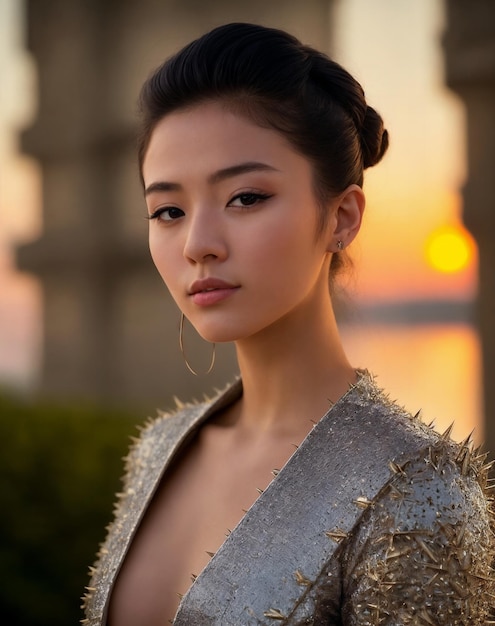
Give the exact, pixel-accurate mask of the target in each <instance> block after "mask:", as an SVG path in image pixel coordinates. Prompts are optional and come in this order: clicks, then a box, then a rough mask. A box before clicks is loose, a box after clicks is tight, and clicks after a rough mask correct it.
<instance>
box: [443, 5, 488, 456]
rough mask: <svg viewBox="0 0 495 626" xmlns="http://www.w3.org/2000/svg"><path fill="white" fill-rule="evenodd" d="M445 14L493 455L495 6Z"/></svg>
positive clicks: (455, 9)
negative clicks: (462, 123)
mask: <svg viewBox="0 0 495 626" xmlns="http://www.w3.org/2000/svg"><path fill="white" fill-rule="evenodd" d="M446 9H447V21H448V26H447V32H446V35H445V40H444V43H445V57H446V69H447V83H448V85H449V86H450V87H451V88H452V89H453V90H454V91H456V92H457V93H458V94H459V95H460V96H461V98H462V100H463V101H464V104H465V107H466V126H467V129H466V130H467V161H468V179H467V182H466V185H465V187H464V190H463V195H464V222H465V224H466V226H467V228H468V229H469V230H470V231H471V232H472V234H473V235H474V237H475V238H476V241H477V243H478V248H479V295H478V322H479V330H480V337H481V343H482V355H483V356H482V358H483V383H484V405H485V434H486V437H485V439H486V448H487V449H488V450H490V451H491V453H492V455H495V384H494V381H495V2H493V0H469V1H468V0H447V2H446ZM446 393H448V390H446Z"/></svg>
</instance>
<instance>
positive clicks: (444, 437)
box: [440, 422, 454, 441]
mask: <svg viewBox="0 0 495 626" xmlns="http://www.w3.org/2000/svg"><path fill="white" fill-rule="evenodd" d="M453 428H454V422H452V424H451V425H450V426H449V427H448V428H447V429H446V430H445V431H444V432H443V433H442V434H441V435H440V438H441V439H443V440H444V441H445V440H447V439H450V433H451V432H452V429H453Z"/></svg>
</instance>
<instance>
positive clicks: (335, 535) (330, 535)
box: [325, 528, 347, 543]
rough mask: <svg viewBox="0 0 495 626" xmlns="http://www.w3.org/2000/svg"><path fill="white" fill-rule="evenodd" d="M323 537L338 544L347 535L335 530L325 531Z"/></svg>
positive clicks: (339, 529) (342, 531)
mask: <svg viewBox="0 0 495 626" xmlns="http://www.w3.org/2000/svg"><path fill="white" fill-rule="evenodd" d="M325 535H326V536H327V537H328V538H329V539H333V540H334V541H335V542H337V543H340V542H341V541H342V540H343V539H346V538H347V533H346V532H345V531H344V530H342V529H341V528H336V529H335V530H326V531H325Z"/></svg>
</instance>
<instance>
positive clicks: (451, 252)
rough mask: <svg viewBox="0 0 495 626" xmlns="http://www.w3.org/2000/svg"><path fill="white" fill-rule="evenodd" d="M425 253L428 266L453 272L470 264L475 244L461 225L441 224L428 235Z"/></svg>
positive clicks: (447, 272) (474, 253)
mask: <svg viewBox="0 0 495 626" xmlns="http://www.w3.org/2000/svg"><path fill="white" fill-rule="evenodd" d="M425 254H426V259H427V261H428V264H429V266H430V267H432V268H433V269H434V270H436V271H438V272H441V273H443V274H455V273H457V272H462V271H463V270H465V269H466V268H468V267H469V266H470V265H472V263H473V261H474V257H475V255H476V246H475V244H474V241H473V239H472V237H471V235H470V234H469V233H468V232H467V231H466V230H465V229H464V228H462V226H458V225H455V226H453V225H449V226H442V227H441V228H438V229H437V230H435V231H433V232H432V233H431V234H430V236H429V237H428V239H427V241H426V247H425Z"/></svg>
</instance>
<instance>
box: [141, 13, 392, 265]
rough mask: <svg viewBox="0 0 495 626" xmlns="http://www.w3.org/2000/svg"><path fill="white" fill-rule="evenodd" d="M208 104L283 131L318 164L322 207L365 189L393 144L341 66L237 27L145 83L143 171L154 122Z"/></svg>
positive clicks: (192, 47)
mask: <svg viewBox="0 0 495 626" xmlns="http://www.w3.org/2000/svg"><path fill="white" fill-rule="evenodd" d="M207 100H222V101H223V102H225V103H226V104H227V105H228V106H230V107H231V108H232V109H233V110H234V111H236V112H239V113H241V114H243V115H246V116H248V117H249V118H250V119H252V120H253V121H254V122H255V123H257V124H259V125H260V126H265V127H269V128H272V129H274V130H277V131H279V132H280V133H282V134H283V135H284V136H285V137H286V138H287V139H288V140H289V142H290V143H291V144H292V145H293V146H294V148H295V149H296V150H297V151H298V152H299V153H300V154H302V155H304V156H306V157H307V158H308V159H309V160H310V161H311V162H312V164H313V168H314V173H315V191H316V194H317V197H318V199H319V200H320V204H321V205H322V206H323V204H324V203H325V201H326V200H327V199H329V198H331V197H332V196H333V195H335V194H338V193H339V192H341V191H343V190H344V189H346V188H347V187H348V186H349V185H351V184H352V183H356V184H357V185H360V186H362V184H363V169H365V168H367V167H370V166H372V165H375V163H378V161H379V160H380V159H381V158H382V156H383V154H384V153H385V151H386V149H387V146H388V133H387V131H386V130H385V129H384V127H383V120H382V118H381V117H380V115H379V114H378V113H377V112H376V111H375V110H374V109H372V108H371V107H369V106H368V105H367V104H366V100H365V96H364V91H363V89H362V87H361V85H360V84H359V83H358V82H357V81H356V80H355V79H354V78H353V77H352V76H351V75H350V74H349V73H348V72H347V71H346V70H345V69H344V68H342V67H341V66H340V65H339V64H338V63H336V62H335V61H332V60H331V59H329V58H328V57H327V56H326V55H325V54H323V53H321V52H319V51H317V50H315V49H313V48H311V47H309V46H306V45H303V44H302V43H301V42H300V41H298V40H297V39H296V38H295V37H293V36H292V35H290V34H288V33H286V32H284V31H281V30H277V29H273V28H267V27H264V26H258V25H254V24H242V23H234V24H226V25H223V26H219V27H218V28H215V29H214V30H212V31H211V32H209V33H206V34H205V35H203V36H202V37H200V38H199V39H196V40H195V41H193V42H191V43H190V44H188V45H187V46H185V47H184V48H183V49H182V50H180V51H179V52H178V53H177V54H175V55H174V56H172V57H171V58H170V59H168V60H167V61H165V63H163V65H161V66H160V67H159V68H158V69H157V70H156V71H155V72H154V73H153V74H152V75H151V76H150V78H149V79H148V80H147V81H146V82H145V84H144V85H143V88H142V90H141V95H140V111H141V133H140V136H139V144H138V148H139V165H140V171H141V172H142V165H143V161H144V157H145V154H146V151H147V149H148V144H149V141H150V137H151V134H152V132H153V129H154V128H155V126H156V124H157V123H158V122H159V121H160V120H161V119H162V118H163V117H164V116H165V115H167V114H168V113H171V112H173V111H176V110H178V109H183V108H186V107H190V106H194V105H195V104H198V103H200V102H204V101H207ZM324 221H325V214H324V212H323V211H322V212H321V217H320V223H321V225H322V224H324ZM337 256H340V255H334V258H335V260H337V258H336V257H337Z"/></svg>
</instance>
